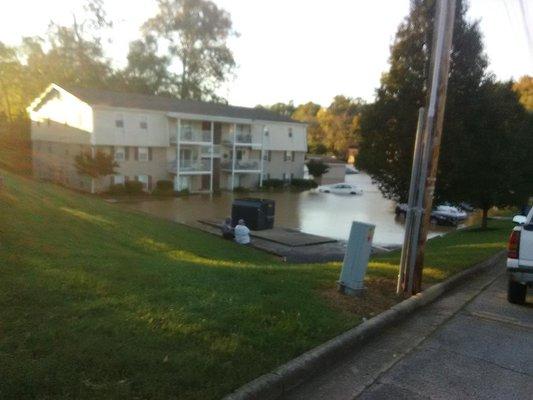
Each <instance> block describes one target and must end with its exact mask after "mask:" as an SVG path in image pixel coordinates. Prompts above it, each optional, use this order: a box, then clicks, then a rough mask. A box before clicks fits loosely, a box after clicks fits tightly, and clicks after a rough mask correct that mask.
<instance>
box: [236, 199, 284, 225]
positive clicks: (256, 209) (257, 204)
mask: <svg viewBox="0 0 533 400" xmlns="http://www.w3.org/2000/svg"><path fill="white" fill-rule="evenodd" d="M274 211H275V202H274V200H270V199H256V198H243V199H235V200H234V201H233V204H232V206H231V221H232V223H233V226H235V225H237V222H238V221H239V219H243V220H244V221H245V222H246V226H247V227H248V228H250V229H251V230H254V231H260V230H263V229H272V228H273V227H274Z"/></svg>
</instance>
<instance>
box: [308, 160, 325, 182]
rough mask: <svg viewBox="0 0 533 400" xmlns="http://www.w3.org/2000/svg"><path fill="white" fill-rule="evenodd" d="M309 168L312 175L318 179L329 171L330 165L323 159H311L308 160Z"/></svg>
mask: <svg viewBox="0 0 533 400" xmlns="http://www.w3.org/2000/svg"><path fill="white" fill-rule="evenodd" d="M307 170H308V171H309V174H310V175H313V177H314V178H317V179H318V178H320V177H321V176H322V175H324V174H326V173H327V172H328V171H329V167H328V165H327V164H325V163H324V162H323V161H321V160H313V159H311V160H309V161H308V162H307Z"/></svg>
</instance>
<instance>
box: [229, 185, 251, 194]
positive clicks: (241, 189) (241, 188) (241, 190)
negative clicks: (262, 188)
mask: <svg viewBox="0 0 533 400" xmlns="http://www.w3.org/2000/svg"><path fill="white" fill-rule="evenodd" d="M233 191H234V192H237V193H248V192H251V190H250V189H248V188H246V187H244V186H237V187H236V188H233Z"/></svg>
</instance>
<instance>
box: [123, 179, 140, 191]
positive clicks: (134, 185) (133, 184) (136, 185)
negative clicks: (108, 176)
mask: <svg viewBox="0 0 533 400" xmlns="http://www.w3.org/2000/svg"><path fill="white" fill-rule="evenodd" d="M124 188H125V189H126V193H128V194H139V193H142V191H143V184H142V182H139V181H128V182H126V183H125V184H124Z"/></svg>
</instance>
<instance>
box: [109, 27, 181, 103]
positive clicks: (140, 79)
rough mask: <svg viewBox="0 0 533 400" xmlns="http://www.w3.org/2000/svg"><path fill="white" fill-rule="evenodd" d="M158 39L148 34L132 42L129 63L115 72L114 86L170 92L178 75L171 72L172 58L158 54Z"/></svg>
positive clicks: (136, 90)
mask: <svg viewBox="0 0 533 400" xmlns="http://www.w3.org/2000/svg"><path fill="white" fill-rule="evenodd" d="M158 53H159V46H158V43H157V39H156V38H155V37H154V36H152V35H146V36H145V37H144V38H143V39H140V40H135V41H133V42H131V43H130V48H129V53H128V65H127V66H126V68H125V69H123V70H122V71H118V72H117V73H115V75H114V77H113V78H112V81H113V83H112V86H113V87H114V88H115V89H117V90H121V91H128V92H134V93H144V94H168V93H170V92H171V91H172V85H173V82H175V80H176V77H175V76H174V75H173V74H172V73H171V72H169V67H170V58H169V57H168V56H166V55H158Z"/></svg>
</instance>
